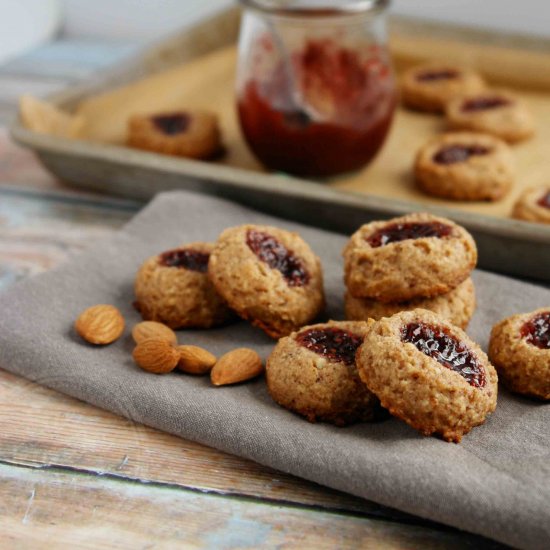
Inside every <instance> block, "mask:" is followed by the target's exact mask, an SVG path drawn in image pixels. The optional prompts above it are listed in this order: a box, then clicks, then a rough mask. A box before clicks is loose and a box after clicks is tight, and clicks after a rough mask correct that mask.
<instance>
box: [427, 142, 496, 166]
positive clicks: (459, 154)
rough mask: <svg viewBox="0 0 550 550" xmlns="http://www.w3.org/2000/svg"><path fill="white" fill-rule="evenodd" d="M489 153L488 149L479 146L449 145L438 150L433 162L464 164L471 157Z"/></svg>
mask: <svg viewBox="0 0 550 550" xmlns="http://www.w3.org/2000/svg"><path fill="white" fill-rule="evenodd" d="M490 152H491V151H490V149H488V148H487V147H483V146H481V145H449V146H447V147H443V148H442V149H440V150H439V151H438V152H437V153H436V154H435V155H434V156H433V161H434V162H436V163H437V164H455V163H457V162H466V161H467V160H468V159H469V158H470V157H473V156H480V155H487V154H489V153H490Z"/></svg>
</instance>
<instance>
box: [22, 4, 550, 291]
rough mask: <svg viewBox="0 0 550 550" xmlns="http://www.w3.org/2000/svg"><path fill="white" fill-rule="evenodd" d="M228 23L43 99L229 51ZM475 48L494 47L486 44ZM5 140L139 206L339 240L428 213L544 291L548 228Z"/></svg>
mask: <svg viewBox="0 0 550 550" xmlns="http://www.w3.org/2000/svg"><path fill="white" fill-rule="evenodd" d="M238 22H239V12H238V10H236V9H231V10H227V11H225V12H223V13H221V14H219V15H217V16H215V17H213V18H210V19H208V20H206V21H204V22H203V23H201V24H199V25H197V26H195V27H193V28H191V29H188V30H186V31H185V32H183V33H181V34H179V35H177V36H173V37H171V38H169V39H167V40H164V41H162V42H161V43H159V44H156V45H154V46H151V47H150V48H147V49H146V50H145V51H144V52H143V53H142V54H140V55H139V56H137V57H136V58H135V59H134V60H133V61H131V62H130V63H128V62H126V63H124V64H123V66H120V67H116V68H114V69H112V70H110V71H108V72H106V73H103V74H102V75H100V76H99V77H97V78H96V79H95V80H94V81H92V82H89V83H87V84H85V85H81V86H78V87H75V88H71V89H69V90H66V91H65V92H63V93H60V94H56V95H55V96H52V97H51V98H49V99H50V100H51V101H52V102H53V103H55V104H56V105H58V106H60V107H61V108H63V109H68V110H71V109H72V108H74V106H75V105H77V104H78V103H79V102H80V101H81V100H83V99H84V98H86V97H90V96H92V95H94V94H97V93H99V92H101V91H105V90H108V89H112V88H114V87H116V86H118V85H121V84H125V83H128V82H131V81H135V80H137V79H139V78H143V77H144V76H147V75H148V74H151V73H154V72H156V71H160V70H163V69H166V68H168V67H171V66H173V65H175V64H181V63H182V62H186V61H190V60H192V59H195V58H197V57H199V56H201V55H204V54H206V53H209V52H211V51H213V50H215V49H218V48H220V47H223V46H227V45H230V44H232V43H234V42H235V40H236V38H237V33H238ZM400 25H402V26H403V25H405V26H406V25H407V22H406V21H401V22H400ZM481 38H482V39H492V40H494V37H492V38H491V37H490V36H482V37H481ZM478 39H479V37H478ZM527 46H530V44H527ZM11 135H12V137H13V138H14V139H15V140H16V141H17V142H19V143H20V144H22V145H24V146H26V147H29V148H31V149H33V150H34V151H35V152H36V154H37V155H38V157H39V158H40V160H41V161H42V162H43V164H44V165H45V166H46V167H47V168H48V169H49V170H50V171H51V172H53V173H54V174H55V175H56V176H57V177H59V178H60V179H62V180H64V181H66V182H68V183H71V184H72V185H75V186H79V187H83V188H86V189H93V190H97V191H100V192H103V193H110V194H114V195H119V196H124V197H131V198H136V199H142V200H147V199H149V198H150V197H152V196H153V195H155V194H156V193H158V192H160V191H165V190H171V189H185V190H191V191H196V192H200V193H208V194H214V195H217V196H222V197H226V198H229V199H232V200H235V201H238V202H241V203H244V204H247V205H250V206H253V207H255V208H257V209H259V210H263V211H266V212H269V213H272V214H276V215H279V216H282V217H286V218H289V219H295V220H299V221H301V222H303V223H309V224H311V225H315V226H319V227H323V228H328V229H331V230H334V231H340V232H343V233H350V232H352V231H354V230H355V229H356V228H357V227H358V226H359V225H361V224H362V223H365V222H368V221H370V220H373V219H380V218H387V217H391V216H396V215H401V214H404V213H407V212H412V211H418V210H422V211H428V212H432V213H434V214H438V215H442V216H446V217H449V218H452V219H454V220H456V221H457V222H458V223H460V224H462V225H464V226H465V227H467V228H468V229H469V230H470V231H471V232H472V234H473V235H474V237H475V239H476V242H477V244H478V248H479V265H480V267H482V268H484V269H488V270H492V271H497V272H501V273H507V274H510V275H516V276H523V277H527V278H530V279H534V280H540V281H544V282H550V227H547V226H543V225H540V224H531V223H526V222H521V221H517V220H511V219H501V218H494V217H490V216H485V215H480V214H475V213H469V212H465V211H463V210H458V209H453V208H448V207H443V206H433V205H425V204H419V203H418V202H411V201H404V200H394V199H388V198H382V197H377V196H373V195H365V194H362V193H354V192H348V191H342V190H338V189H335V188H332V187H330V186H328V185H325V184H322V183H317V182H311V181H307V180H304V179H299V178H294V177H290V176H282V175H276V174H267V173H260V172H254V171H251V170H245V169H241V168H235V167H230V166H224V165H222V164H212V163H205V162H200V161H193V160H186V159H176V158H170V157H167V156H162V155H157V154H154V153H148V152H143V151H138V150H132V149H128V148H126V147H121V146H116V145H111V144H101V143H92V142H87V141H76V140H69V139H63V138H57V137H52V136H49V135H43V134H38V133H35V132H32V131H30V130H28V129H27V128H25V127H24V126H23V125H22V123H21V121H20V120H16V121H14V123H13V124H12V126H11Z"/></svg>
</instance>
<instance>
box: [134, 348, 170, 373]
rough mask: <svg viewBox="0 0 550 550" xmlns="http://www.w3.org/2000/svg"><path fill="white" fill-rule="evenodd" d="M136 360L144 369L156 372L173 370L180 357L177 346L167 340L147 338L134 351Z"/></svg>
mask: <svg viewBox="0 0 550 550" xmlns="http://www.w3.org/2000/svg"><path fill="white" fill-rule="evenodd" d="M132 357H133V358H134V361H135V362H136V363H137V364H138V366H140V367H141V368H142V369H143V370H146V371H148V372H154V373H155V374H166V373H168V372H171V371H173V370H174V369H175V368H176V365H177V364H178V360H179V358H180V356H179V353H178V352H177V350H176V348H175V347H174V346H172V344H170V343H169V342H167V341H166V340H152V339H149V340H145V341H144V342H141V343H140V344H138V345H137V346H136V347H135V349H134V352H133V353H132Z"/></svg>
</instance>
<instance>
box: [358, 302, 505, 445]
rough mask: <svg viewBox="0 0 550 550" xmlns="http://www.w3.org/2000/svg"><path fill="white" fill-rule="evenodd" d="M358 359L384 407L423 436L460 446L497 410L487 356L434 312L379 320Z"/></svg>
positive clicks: (494, 380) (494, 377)
mask: <svg viewBox="0 0 550 550" xmlns="http://www.w3.org/2000/svg"><path fill="white" fill-rule="evenodd" d="M356 361H357V369H358V371H359V376H360V377H361V380H362V381H363V382H364V383H365V385H366V386H367V387H368V389H369V390H370V391H371V392H373V393H374V394H375V395H376V396H377V397H378V398H379V399H380V403H381V405H382V406H383V407H385V408H386V409H388V410H389V412H390V413H391V414H392V415H393V416H395V417H397V418H399V419H401V420H404V421H405V422H406V423H407V424H409V425H410V426H412V427H413V428H415V429H416V430H418V431H420V432H421V433H422V434H424V435H431V434H438V435H440V436H441V437H442V438H443V439H445V440H446V441H454V442H456V443H458V442H460V440H461V438H462V436H463V435H464V434H466V433H468V432H469V431H470V430H471V429H472V428H473V427H475V426H478V425H480V424H482V423H483V422H484V421H485V419H486V417H487V415H488V414H489V413H492V412H493V411H494V410H495V407H496V403H497V391H498V387H497V386H498V377H497V373H496V371H495V369H494V367H493V366H492V365H491V363H490V362H489V360H488V358H487V356H486V355H485V353H484V352H483V351H482V350H481V348H480V347H479V346H478V345H477V344H476V343H475V342H473V341H472V340H471V339H470V338H469V337H468V336H467V335H466V333H465V332H464V331H463V330H461V329H459V328H458V327H456V326H454V325H452V324H451V323H449V322H448V321H446V320H444V319H443V318H441V317H439V316H438V315H436V314H435V313H432V312H431V311H427V310H423V309H416V310H413V311H406V312H402V313H398V314H396V315H393V316H392V317H386V318H384V319H380V320H379V321H376V322H375V323H374V325H373V326H372V328H371V329H370V330H369V331H368V333H367V335H366V336H365V340H364V342H363V344H362V345H361V347H360V348H359V350H358V351H357V356H356Z"/></svg>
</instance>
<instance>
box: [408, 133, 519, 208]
mask: <svg viewBox="0 0 550 550" xmlns="http://www.w3.org/2000/svg"><path fill="white" fill-rule="evenodd" d="M414 174H415V179H416V183H417V185H418V187H419V188H420V189H421V190H422V191H424V192H425V193H427V194H428V195H433V196H435V197H442V198H446V199H451V200H459V201H496V200H499V199H501V198H502V197H503V196H504V195H505V194H506V193H507V192H508V191H509V190H510V188H511V186H512V184H513V182H514V178H515V175H514V159H513V155H512V151H511V149H510V147H509V146H508V145H507V144H506V143H505V142H504V141H502V140H500V139H498V138H495V137H493V136H490V135H486V134H478V133H473V132H453V133H449V134H445V135H443V136H440V137H437V138H435V139H432V140H430V141H429V142H428V143H426V144H425V145H424V146H423V147H422V148H421V149H420V151H419V152H418V154H417V156H416V161H415V165H414Z"/></svg>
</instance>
